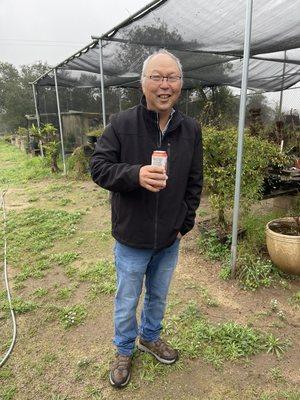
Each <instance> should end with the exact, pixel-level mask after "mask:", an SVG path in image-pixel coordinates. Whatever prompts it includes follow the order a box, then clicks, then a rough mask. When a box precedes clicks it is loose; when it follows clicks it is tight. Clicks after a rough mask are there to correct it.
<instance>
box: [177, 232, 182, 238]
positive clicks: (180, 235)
mask: <svg viewBox="0 0 300 400" xmlns="http://www.w3.org/2000/svg"><path fill="white" fill-rule="evenodd" d="M181 238H182V234H181V233H180V232H178V234H177V239H179V240H180V239H181Z"/></svg>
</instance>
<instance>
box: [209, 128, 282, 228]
mask: <svg viewBox="0 0 300 400" xmlns="http://www.w3.org/2000/svg"><path fill="white" fill-rule="evenodd" d="M203 145H204V174H205V177H206V179H205V184H206V189H207V191H208V193H209V199H210V202H211V205H212V207H213V209H214V210H215V211H216V213H217V216H218V223H220V224H222V225H225V226H226V225H227V222H226V211H229V210H230V209H231V208H232V207H233V200H234V190H235V172H236V153H237V131H236V130H235V129H227V130H223V131H218V130H215V129H213V128H205V129H204V131H203ZM285 160H286V159H285V157H284V156H282V155H280V154H279V151H278V148H277V147H276V146H275V145H274V144H270V143H268V142H267V141H266V140H263V139H261V138H259V137H251V136H250V135H249V134H248V133H247V132H246V133H245V134H244V150H243V171H242V185H241V209H242V210H243V211H247V210H248V209H249V207H250V205H251V204H252V203H253V202H254V201H255V200H257V199H259V198H260V194H261V190H262V186H263V181H264V176H265V174H266V171H267V168H268V166H269V165H270V164H275V163H277V164H280V165H284V162H285Z"/></svg>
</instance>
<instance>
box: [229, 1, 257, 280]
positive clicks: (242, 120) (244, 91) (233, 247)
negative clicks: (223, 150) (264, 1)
mask: <svg viewBox="0 0 300 400" xmlns="http://www.w3.org/2000/svg"><path fill="white" fill-rule="evenodd" d="M252 7H253V0H247V8H246V23H245V36H244V56H243V75H242V88H241V98H240V112H239V132H238V148H237V160H236V174H235V193H234V207H233V221H232V245H231V276H232V277H234V276H235V271H236V261H237V233H238V219H239V203H240V191H241V176H242V161H243V140H244V129H245V116H246V101H247V87H248V73H249V56H250V42H251V26H252Z"/></svg>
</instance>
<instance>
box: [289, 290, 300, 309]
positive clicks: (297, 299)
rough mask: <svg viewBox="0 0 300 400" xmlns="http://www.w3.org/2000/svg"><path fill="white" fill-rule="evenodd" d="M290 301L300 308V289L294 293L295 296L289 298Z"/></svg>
mask: <svg viewBox="0 0 300 400" xmlns="http://www.w3.org/2000/svg"><path fill="white" fill-rule="evenodd" d="M289 303H290V304H291V305H292V306H294V307H295V308H300V290H298V292H296V293H294V294H293V296H292V297H291V298H290V299H289Z"/></svg>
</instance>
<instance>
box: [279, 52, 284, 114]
mask: <svg viewBox="0 0 300 400" xmlns="http://www.w3.org/2000/svg"><path fill="white" fill-rule="evenodd" d="M285 68H286V50H285V52H284V63H283V68H282V81H281V91H280V100H279V110H278V117H279V118H281V115H282V100H283V88H284V78H285Z"/></svg>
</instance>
